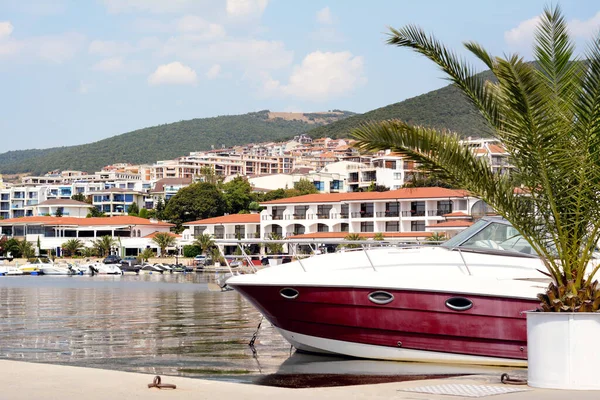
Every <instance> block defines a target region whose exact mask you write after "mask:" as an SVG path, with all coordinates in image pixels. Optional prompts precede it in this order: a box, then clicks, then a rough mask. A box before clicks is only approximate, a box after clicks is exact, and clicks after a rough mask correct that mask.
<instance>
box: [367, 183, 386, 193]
mask: <svg viewBox="0 0 600 400" xmlns="http://www.w3.org/2000/svg"><path fill="white" fill-rule="evenodd" d="M388 190H390V188H389V187H387V186H384V185H377V184H376V183H375V182H371V184H370V185H369V187H368V188H367V192H387V191H388Z"/></svg>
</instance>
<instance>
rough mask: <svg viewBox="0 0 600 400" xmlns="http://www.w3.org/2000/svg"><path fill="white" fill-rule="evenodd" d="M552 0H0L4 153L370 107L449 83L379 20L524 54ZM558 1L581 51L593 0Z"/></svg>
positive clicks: (454, 41)
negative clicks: (176, 126)
mask: <svg viewBox="0 0 600 400" xmlns="http://www.w3.org/2000/svg"><path fill="white" fill-rule="evenodd" d="M548 4H550V3H549V2H548V1H538V0H527V1H525V0H503V1H480V0H459V1H447V0H436V1H433V0H420V1H407V0H402V1H399V0H389V1H388V0H376V1H364V0H337V1H336V0H327V1H321V0H310V1H299V0H295V1H292V0H0V153H4V152H6V151H10V150H19V149H31V148H38V149H44V148H49V147H57V146H70V145H75V144H83V143H90V142H94V141H97V140H101V139H104V138H108V137H111V136H115V135H119V134H122V133H125V132H129V131H132V130H135V129H140V128H144V127H148V126H155V125H160V124H165V123H170V122H176V121H181V120H187V119H192V118H203V117H213V116H218V115H230V114H243V113H247V112H252V111H258V110H265V109H269V110H272V111H298V112H315V111H327V110H331V109H343V110H349V111H354V112H360V113H362V112H366V111H369V110H372V109H375V108H378V107H382V106H385V105H388V104H391V103H396V102H399V101H402V100H405V99H407V98H410V97H414V96H417V95H420V94H423V93H426V92H428V91H431V90H434V89H437V88H440V87H442V86H445V85H446V84H447V82H446V81H445V80H444V79H443V74H442V73H441V72H440V71H439V70H438V69H437V68H436V67H435V66H434V65H433V64H432V63H431V62H430V61H427V60H425V59H424V58H423V57H422V56H419V55H417V54H415V53H413V52H411V51H410V50H408V49H403V48H397V47H393V46H390V45H387V44H386V43H385V41H386V38H387V32H389V27H395V28H400V27H403V26H405V25H407V24H416V25H418V26H420V27H422V28H424V29H425V30H426V31H428V32H431V33H433V34H434V35H435V36H436V37H437V38H438V39H440V40H441V41H442V42H443V43H445V44H446V45H447V46H448V47H449V48H452V49H454V50H456V52H457V53H459V54H461V55H463V54H464V55H465V56H468V55H467V52H466V51H465V50H464V48H463V47H462V43H463V42H464V41H468V40H475V41H477V42H479V43H480V44H482V45H483V46H484V47H485V48H487V49H488V50H489V51H491V52H492V53H493V54H495V55H503V54H509V53H514V52H518V53H520V54H522V55H523V56H524V57H525V58H526V59H531V58H532V57H531V53H532V51H531V46H532V40H533V36H534V31H535V25H536V21H537V18H539V15H540V14H541V13H542V11H543V9H544V7H545V6H546V5H548ZM560 6H561V8H562V9H563V12H564V14H565V16H566V19H567V21H568V23H569V29H570V32H571V34H572V36H573V39H574V41H575V43H576V44H577V46H578V47H577V49H578V50H577V51H578V52H579V53H580V54H583V53H584V51H585V44H586V43H587V42H589V40H590V39H591V38H593V37H594V36H595V35H597V34H598V30H599V29H600V2H598V1H596V0H590V1H585V0H580V1H574V0H573V1H567V0H565V1H562V2H561V3H560ZM467 59H470V60H472V62H473V65H474V66H475V67H476V68H477V69H479V70H483V69H484V68H483V66H482V65H480V64H478V63H477V62H475V60H473V58H472V57H471V58H469V57H467ZM140 145H151V143H144V144H140Z"/></svg>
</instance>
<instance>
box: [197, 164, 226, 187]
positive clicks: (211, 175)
mask: <svg viewBox="0 0 600 400" xmlns="http://www.w3.org/2000/svg"><path fill="white" fill-rule="evenodd" d="M198 179H199V180H200V182H205V183H210V184H212V185H215V186H218V185H219V184H220V183H221V182H222V181H223V177H221V176H219V175H217V174H216V173H215V169H214V168H213V167H210V166H208V165H207V166H204V167H201V168H200V174H199V176H198Z"/></svg>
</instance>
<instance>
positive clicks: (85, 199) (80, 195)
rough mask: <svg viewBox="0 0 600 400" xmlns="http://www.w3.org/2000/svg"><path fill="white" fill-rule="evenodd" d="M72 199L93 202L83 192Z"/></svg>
mask: <svg viewBox="0 0 600 400" xmlns="http://www.w3.org/2000/svg"><path fill="white" fill-rule="evenodd" d="M0 157H1V156H0ZM71 200H77V201H81V202H84V203H89V204H92V198H91V197H86V196H85V195H84V194H83V193H77V194H74V195H73V196H71Z"/></svg>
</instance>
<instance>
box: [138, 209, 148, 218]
mask: <svg viewBox="0 0 600 400" xmlns="http://www.w3.org/2000/svg"><path fill="white" fill-rule="evenodd" d="M138 217H140V218H150V217H149V216H148V210H146V209H145V208H142V209H141V210H140V212H139V213H138Z"/></svg>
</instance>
